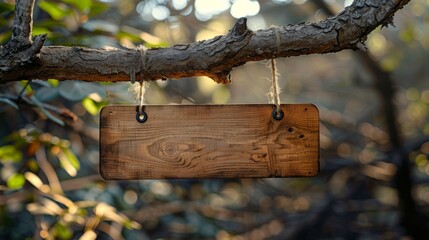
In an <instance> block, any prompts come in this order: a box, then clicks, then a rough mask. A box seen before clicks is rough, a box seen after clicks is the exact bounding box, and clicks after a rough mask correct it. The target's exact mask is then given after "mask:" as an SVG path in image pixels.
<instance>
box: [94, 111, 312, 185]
mask: <svg viewBox="0 0 429 240" xmlns="http://www.w3.org/2000/svg"><path fill="white" fill-rule="evenodd" d="M281 108H282V110H283V112H284V117H283V118H282V119H281V120H276V119H275V118H274V117H273V110H274V106H273V105H269V104H259V105H258V104H255V105H163V106H157V105H149V106H144V107H143V109H144V112H145V113H146V114H147V119H145V120H146V121H145V122H144V123H139V122H138V121H136V107H135V106H106V107H104V108H103V109H102V111H101V114H100V173H101V175H102V176H103V178H104V179H124V180H125V179H160V178H248V177H292V176H293V177H295V176H315V175H316V174H317V173H318V171H319V113H318V109H317V107H316V106H314V105H312V104H283V105H282V106H281Z"/></svg>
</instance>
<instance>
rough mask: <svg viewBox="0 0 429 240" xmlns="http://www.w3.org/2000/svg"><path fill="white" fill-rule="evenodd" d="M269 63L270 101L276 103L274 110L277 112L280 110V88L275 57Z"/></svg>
mask: <svg viewBox="0 0 429 240" xmlns="http://www.w3.org/2000/svg"><path fill="white" fill-rule="evenodd" d="M270 63H271V64H270V65H271V84H272V85H271V88H270V92H269V96H270V97H271V103H273V104H275V105H276V112H277V114H279V113H280V112H281V107H280V104H281V103H280V93H281V89H280V87H279V82H278V77H279V76H280V74H279V73H278V72H277V65H276V60H275V59H270Z"/></svg>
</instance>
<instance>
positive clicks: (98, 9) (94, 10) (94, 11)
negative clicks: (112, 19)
mask: <svg viewBox="0 0 429 240" xmlns="http://www.w3.org/2000/svg"><path fill="white" fill-rule="evenodd" d="M108 8H109V5H108V4H106V3H102V2H98V1H97V2H93V3H92V5H91V9H90V10H89V14H88V15H89V16H90V17H93V16H95V15H98V14H100V13H102V12H104V11H106V10H107V9H108Z"/></svg>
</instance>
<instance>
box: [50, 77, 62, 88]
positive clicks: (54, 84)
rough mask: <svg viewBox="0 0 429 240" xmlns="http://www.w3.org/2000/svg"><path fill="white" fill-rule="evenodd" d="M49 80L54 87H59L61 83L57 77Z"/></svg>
mask: <svg viewBox="0 0 429 240" xmlns="http://www.w3.org/2000/svg"><path fill="white" fill-rule="evenodd" d="M47 82H48V83H49V84H51V86H52V87H58V85H59V84H60V81H58V80H57V79H48V81H47Z"/></svg>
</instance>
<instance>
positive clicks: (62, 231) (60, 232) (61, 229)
mask: <svg viewBox="0 0 429 240" xmlns="http://www.w3.org/2000/svg"><path fill="white" fill-rule="evenodd" d="M55 230H56V233H57V237H58V238H59V239H72V237H73V232H72V231H71V230H70V227H68V226H66V225H64V224H61V223H57V224H55Z"/></svg>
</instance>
